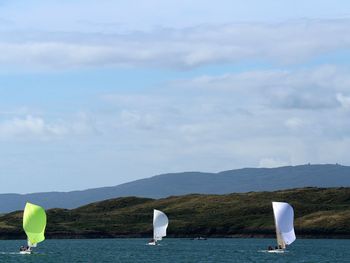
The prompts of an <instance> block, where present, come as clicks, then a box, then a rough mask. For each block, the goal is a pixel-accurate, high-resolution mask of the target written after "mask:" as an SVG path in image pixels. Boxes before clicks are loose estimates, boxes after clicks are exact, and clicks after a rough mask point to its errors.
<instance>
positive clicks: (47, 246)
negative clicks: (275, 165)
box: [0, 238, 350, 263]
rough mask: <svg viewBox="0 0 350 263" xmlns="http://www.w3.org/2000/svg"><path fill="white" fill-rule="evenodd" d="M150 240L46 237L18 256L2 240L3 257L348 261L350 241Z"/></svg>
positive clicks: (88, 261) (92, 261)
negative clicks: (274, 250)
mask: <svg viewBox="0 0 350 263" xmlns="http://www.w3.org/2000/svg"><path fill="white" fill-rule="evenodd" d="M147 241H148V240H147V239H80V240H46V241H45V242H43V243H42V244H40V245H39V247H38V248H36V250H35V252H36V253H35V254H33V255H20V254H19V253H18V248H19V247H20V246H21V245H23V244H25V243H24V241H18V240H10V241H0V262H6V263H10V262H36V263H40V262H45V263H51V262H52V263H58V262H59V263H62V262H67V263H68V262H72V263H75V262H84V263H102V262H107V263H108V262H130V263H138V262H140V263H141V262H142V263H148V262H149V263H151V262H152V263H154V262H165V263H178V262H180V263H181V262H188V263H189V262H202V263H209V262H216V263H218V262H310V263H311V262H350V240H336V239H329V240H327V239H298V240H297V241H295V242H294V243H293V245H292V246H290V247H289V249H288V253H284V254H271V253H266V252H264V250H265V249H266V248H267V247H268V246H269V245H274V243H275V240H273V239H208V240H189V239H175V238H166V239H164V240H163V241H162V243H161V245H160V246H147V245H146V243H147Z"/></svg>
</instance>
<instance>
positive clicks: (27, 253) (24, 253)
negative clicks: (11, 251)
mask: <svg viewBox="0 0 350 263" xmlns="http://www.w3.org/2000/svg"><path fill="white" fill-rule="evenodd" d="M19 253H20V254H21V255H30V254H32V251H20V252H19Z"/></svg>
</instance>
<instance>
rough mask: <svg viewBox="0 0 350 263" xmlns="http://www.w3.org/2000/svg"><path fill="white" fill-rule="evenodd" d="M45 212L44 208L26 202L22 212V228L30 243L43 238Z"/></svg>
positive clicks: (37, 241)
mask: <svg viewBox="0 0 350 263" xmlns="http://www.w3.org/2000/svg"><path fill="white" fill-rule="evenodd" d="M45 228H46V213H45V210H44V209H43V208H42V207H40V206H38V205H34V204H31V203H27V204H26V206H25V208H24V213H23V229H24V232H26V234H27V237H28V241H29V243H30V244H33V245H34V246H35V244H37V243H39V242H41V241H44V240H45V235H44V233H45Z"/></svg>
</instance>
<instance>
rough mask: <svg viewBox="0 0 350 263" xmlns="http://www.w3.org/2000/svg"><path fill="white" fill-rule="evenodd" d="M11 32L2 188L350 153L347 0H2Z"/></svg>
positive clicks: (0, 63) (85, 183) (4, 42)
mask: <svg viewBox="0 0 350 263" xmlns="http://www.w3.org/2000/svg"><path fill="white" fill-rule="evenodd" d="M0 33H1V34H0V54H1V55H0V176H1V179H2V182H3V183H2V184H1V185H0V192H1V193H8V192H17V193H27V192H38V191H52V190H56V191H68V190H77V189H86V188H93V187H100V186H110V185H117V184H119V183H123V182H128V181H131V180H135V179H139V178H144V177H149V176H152V175H155V174H160V173H167V172H180V171H211V172H216V171H221V170H226V169H235V168H242V167H276V166H281V165H297V164H303V163H309V162H310V163H342V164H345V165H350V159H349V157H348V156H349V155H348V149H349V147H350V137H349V134H350V133H349V132H350V124H349V123H350V122H349V116H350V74H349V73H350V71H349V59H350V52H349V50H350V3H349V2H348V1H312V0H310V1H295V0H294V1H273V0H270V1H258V0H249V1H215V3H213V2H212V1H199V0H198V1H197V0H194V1H185V0H179V1H163V0H162V1H160V0H148V1H143V0H131V1H125V2H123V3H121V2H120V1H105V0H101V1H89V0H87V1H86V0H85V1H82V0H81V1H80V0H77V1H62V0H61V1H33V0H28V1H25V2H24V1H0ZM24 182H25V183H24Z"/></svg>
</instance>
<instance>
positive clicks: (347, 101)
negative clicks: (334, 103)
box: [337, 93, 350, 109]
mask: <svg viewBox="0 0 350 263" xmlns="http://www.w3.org/2000/svg"><path fill="white" fill-rule="evenodd" d="M337 100H338V101H339V103H340V104H341V106H342V107H343V108H344V109H350V97H349V96H344V95H343V94H341V93H338V94H337Z"/></svg>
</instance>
